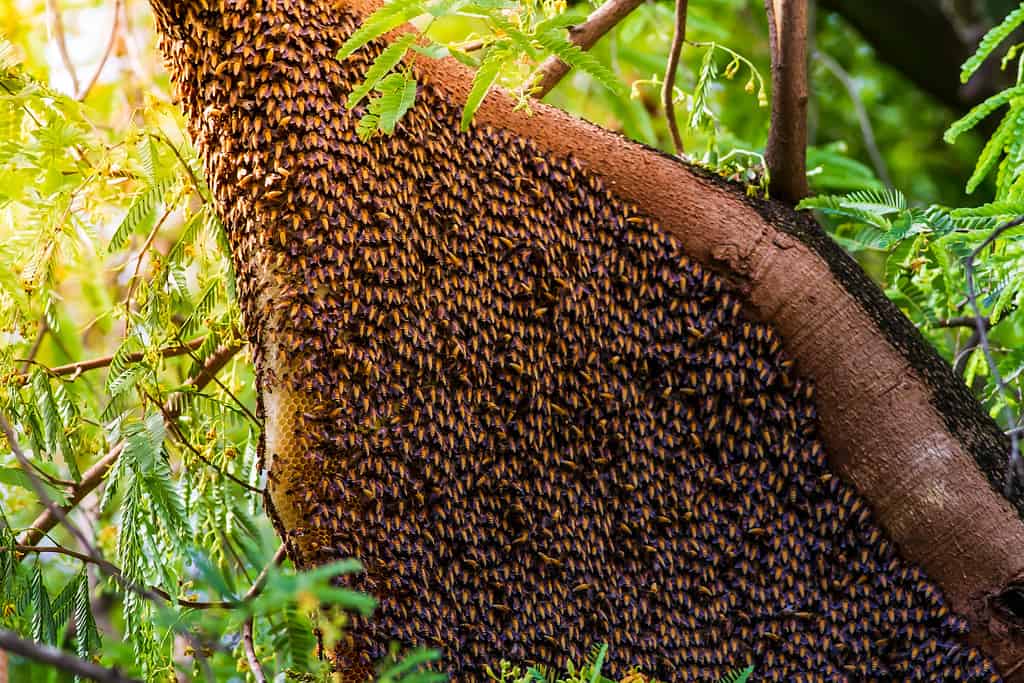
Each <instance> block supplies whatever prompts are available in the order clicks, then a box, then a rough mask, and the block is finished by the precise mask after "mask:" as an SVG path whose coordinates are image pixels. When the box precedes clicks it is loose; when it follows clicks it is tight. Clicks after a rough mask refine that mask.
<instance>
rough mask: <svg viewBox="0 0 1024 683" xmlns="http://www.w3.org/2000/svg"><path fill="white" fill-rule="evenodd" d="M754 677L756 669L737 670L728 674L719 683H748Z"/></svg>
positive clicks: (749, 667)
mask: <svg viewBox="0 0 1024 683" xmlns="http://www.w3.org/2000/svg"><path fill="white" fill-rule="evenodd" d="M753 675H754V667H753V666H748V667H747V668H746V669H736V670H735V671H732V672H730V673H727V674H726V675H725V677H724V678H723V679H722V680H721V681H719V683H747V681H748V680H750V677H751V676H753Z"/></svg>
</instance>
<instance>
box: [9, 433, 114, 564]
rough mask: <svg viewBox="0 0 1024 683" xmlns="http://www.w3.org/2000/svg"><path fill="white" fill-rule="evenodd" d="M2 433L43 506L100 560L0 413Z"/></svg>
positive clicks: (90, 553) (83, 546)
mask: <svg viewBox="0 0 1024 683" xmlns="http://www.w3.org/2000/svg"><path fill="white" fill-rule="evenodd" d="M0 431H2V432H3V434H4V436H5V437H6V438H7V445H8V446H9V447H10V449H11V452H12V453H14V457H15V458H16V459H17V461H18V464H19V465H21V469H22V471H24V472H25V475H26V476H27V477H28V480H29V483H30V484H31V485H32V490H33V491H34V492H35V494H36V496H37V497H38V498H39V500H40V501H41V502H42V503H43V506H44V507H45V508H46V509H47V511H49V513H50V514H51V515H52V516H53V517H54V518H55V520H56V521H58V522H60V523H61V524H63V525H64V526H65V527H67V529H68V531H70V532H71V533H72V534H73V535H74V537H75V538H76V539H77V540H78V542H79V543H81V544H82V548H84V549H85V550H86V551H87V552H88V553H89V555H90V556H92V557H94V558H96V559H99V555H98V553H97V552H96V550H95V548H93V546H92V543H90V542H89V539H88V538H87V537H86V535H85V534H84V533H82V530H81V529H79V528H78V526H77V525H76V524H75V523H74V522H72V521H71V520H70V519H69V518H68V511H67V510H63V509H61V507H60V506H59V505H57V504H56V503H55V502H54V501H53V499H52V498H50V495H49V494H48V493H47V492H46V488H45V487H44V486H43V483H42V482H41V481H40V480H39V477H37V476H36V474H35V471H34V470H33V468H32V463H31V462H29V459H28V457H27V456H26V455H25V453H24V451H22V450H21V445H20V444H19V443H18V437H17V435H16V434H15V433H14V428H13V427H11V423H10V422H8V421H7V416H6V415H4V414H2V413H0Z"/></svg>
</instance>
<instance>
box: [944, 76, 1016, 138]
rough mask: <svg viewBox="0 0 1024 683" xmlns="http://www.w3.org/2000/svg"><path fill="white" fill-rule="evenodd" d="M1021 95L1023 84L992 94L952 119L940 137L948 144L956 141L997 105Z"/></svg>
mask: <svg viewBox="0 0 1024 683" xmlns="http://www.w3.org/2000/svg"><path fill="white" fill-rule="evenodd" d="M1022 95H1024V86H1022V85H1018V86H1015V87H1013V88H1008V89H1007V90H1004V91H1002V92H1000V93H997V94H995V95H993V96H992V97H990V98H988V99H987V100H985V101H984V102H982V103H981V104H979V105H977V106H975V107H974V108H973V109H971V110H970V111H969V112H967V114H965V115H964V117H963V118H961V119H959V120H958V121H954V122H953V124H952V125H951V126H950V127H949V129H948V130H946V132H945V133H944V134H943V136H942V139H943V140H945V141H946V142H948V143H950V144H952V143H954V142H956V139H957V138H958V137H960V136H961V135H963V134H964V133H966V132H967V131H969V130H971V129H972V128H974V127H975V126H977V125H978V124H979V123H981V121H982V120H984V119H985V118H986V117H987V116H988V115H989V114H991V113H992V112H994V111H995V110H996V109H999V107H1002V106H1003V105H1005V104H1006V103H1008V102H1009V101H1010V100H1012V99H1014V98H1015V97H1020V96H1022Z"/></svg>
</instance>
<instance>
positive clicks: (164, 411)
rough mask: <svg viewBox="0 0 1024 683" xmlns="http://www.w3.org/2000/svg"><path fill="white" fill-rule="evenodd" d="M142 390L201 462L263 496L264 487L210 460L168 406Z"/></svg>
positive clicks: (175, 434)
mask: <svg viewBox="0 0 1024 683" xmlns="http://www.w3.org/2000/svg"><path fill="white" fill-rule="evenodd" d="M142 392H143V393H144V394H145V396H146V398H147V399H149V401H150V403H152V404H153V405H155V406H156V407H157V410H159V411H160V412H161V413H162V414H163V417H164V422H166V423H167V426H168V427H169V428H170V430H171V433H172V434H174V437H175V438H176V439H177V440H178V442H179V443H181V444H182V445H183V446H185V448H187V449H188V450H190V451H192V454H193V455H194V456H196V457H197V458H199V460H200V461H201V462H203V463H204V464H205V465H207V466H208V467H210V469H212V470H213V471H214V472H217V473H218V474H220V475H221V476H222V477H225V478H227V479H230V480H231V481H233V482H235V483H236V484H238V485H239V486H241V487H242V488H244V489H246V490H248V491H252V492H253V493H256V494H258V495H261V496H262V495H263V493H264V491H263V489H260V488H256V487H255V486H252V485H251V484H249V483H248V482H245V481H242V480H241V479H239V478H238V477H236V476H235V475H233V474H231V473H230V472H228V471H227V470H226V469H221V468H220V467H217V465H216V464H214V462H213V461H212V460H210V459H209V458H207V457H206V456H205V455H203V454H202V452H201V451H200V450H199V449H198V448H196V447H195V446H193V445H192V442H191V441H189V440H188V439H187V438H185V435H184V434H183V433H182V431H181V428H180V427H178V424H177V422H176V421H175V420H174V419H172V418H171V416H170V412H169V410H168V408H167V406H165V405H164V404H162V403H161V402H160V401H158V400H157V399H156V398H155V397H154V396H152V395H151V394H150V393H149V392H148V391H146V390H145V389H143V390H142Z"/></svg>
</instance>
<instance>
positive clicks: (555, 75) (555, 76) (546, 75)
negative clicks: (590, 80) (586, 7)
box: [481, 0, 644, 100]
mask: <svg viewBox="0 0 1024 683" xmlns="http://www.w3.org/2000/svg"><path fill="white" fill-rule="evenodd" d="M643 2H644V0H608V2H606V3H604V4H603V5H601V6H600V7H598V8H597V9H596V10H594V11H593V12H592V13H591V14H590V16H588V17H587V19H586V21H584V22H583V23H582V24H579V25H578V26H573V27H572V28H570V29H569V40H570V41H571V42H572V43H573V44H574V45H577V46H579V48H580V49H582V50H589V49H590V48H592V47H593V46H594V44H595V43H596V42H597V41H598V40H600V39H601V38H602V36H604V35H605V34H606V33H608V31H610V30H612V29H613V28H614V27H615V25H616V24H618V23H619V22H620V21H622V20H623V19H625V18H626V16H628V15H629V13H630V12H632V11H633V10H635V9H636V8H637V7H639V6H640V5H642V4H643ZM481 47H483V46H482V45H481ZM570 68H571V67H570V66H569V65H568V64H566V63H565V62H563V61H562V60H561V59H559V58H558V57H557V56H556V55H552V56H551V57H548V58H547V59H546V60H544V62H542V63H541V65H540V66H539V67H537V71H535V72H534V74H533V77H532V78H531V79H530V81H529V82H530V83H531V84H532V85H531V86H530V88H529V92H530V95H531V96H532V97H535V98H537V99H538V100H540V99H543V98H544V96H545V95H547V94H548V93H549V92H551V90H552V88H554V87H555V86H556V85H558V83H559V81H561V80H562V79H563V78H565V75H566V74H567V73H569V69H570Z"/></svg>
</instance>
